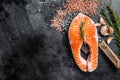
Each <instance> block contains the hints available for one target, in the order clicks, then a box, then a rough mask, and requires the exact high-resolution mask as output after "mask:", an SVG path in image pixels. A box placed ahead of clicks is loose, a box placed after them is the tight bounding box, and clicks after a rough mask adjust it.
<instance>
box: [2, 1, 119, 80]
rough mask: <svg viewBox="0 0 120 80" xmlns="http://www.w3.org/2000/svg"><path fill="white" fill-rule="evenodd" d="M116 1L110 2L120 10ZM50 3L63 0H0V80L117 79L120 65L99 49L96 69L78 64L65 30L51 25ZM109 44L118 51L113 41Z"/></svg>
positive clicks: (56, 3)
mask: <svg viewBox="0 0 120 80" xmlns="http://www.w3.org/2000/svg"><path fill="white" fill-rule="evenodd" d="M104 1H105V3H107V2H106V0H104ZM118 2H119V3H120V1H119V0H115V1H113V4H112V5H113V7H114V8H115V10H117V12H118V14H119V9H117V7H118V6H116V5H115V4H116V3H117V4H118ZM52 3H54V4H55V5H56V8H57V7H58V6H61V7H62V5H61V3H62V0H24V1H23V0H1V1H0V80H120V69H116V68H115V67H114V65H113V64H112V63H111V62H110V61H109V59H108V58H107V57H106V56H105V55H104V53H102V51H101V50H100V49H99V65H98V68H97V69H96V70H95V71H93V72H92V73H84V72H82V71H81V70H80V69H79V68H78V67H77V65H76V64H75V62H74V60H73V57H72V53H71V49H70V45H69V41H68V36H67V31H65V32H64V33H63V32H58V31H56V30H55V29H52V28H51V27H50V21H49V20H50V19H51V18H52V16H53V15H54V13H55V9H56V8H54V7H52V6H51V4H52ZM110 47H111V49H113V51H114V52H116V54H118V55H120V54H119V51H120V50H119V48H117V47H116V45H115V44H114V41H113V42H112V43H110Z"/></svg>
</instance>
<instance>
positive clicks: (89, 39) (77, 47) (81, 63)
mask: <svg viewBox="0 0 120 80" xmlns="http://www.w3.org/2000/svg"><path fill="white" fill-rule="evenodd" d="M82 22H85V25H84V42H85V43H87V44H88V45H89V47H90V53H89V55H88V57H87V59H84V58H83V57H82V55H81V47H82V45H83V38H82V37H81V34H82V33H81V32H82V31H81V30H80V27H81V24H82ZM68 36H69V42H70V46H71V50H72V53H73V57H74V60H75V62H76V64H77V65H78V67H79V68H80V69H81V70H82V71H84V72H92V71H94V70H95V69H96V68H97V66H98V36H97V29H96V27H95V23H94V22H93V20H91V19H90V18H89V17H87V16H86V15H84V14H82V13H79V14H78V15H77V16H76V17H75V18H74V19H73V21H72V23H71V25H70V28H69V33H68Z"/></svg>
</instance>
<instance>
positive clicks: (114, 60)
mask: <svg viewBox="0 0 120 80" xmlns="http://www.w3.org/2000/svg"><path fill="white" fill-rule="evenodd" d="M99 47H100V48H101V50H102V51H103V52H104V54H105V55H106V56H107V57H108V58H109V59H110V61H111V62H112V63H113V64H114V65H115V67H116V68H120V60H119V58H118V57H117V55H115V53H114V52H113V51H112V50H111V49H110V48H109V46H108V45H107V44H106V43H105V41H104V40H102V41H101V42H100V43H99Z"/></svg>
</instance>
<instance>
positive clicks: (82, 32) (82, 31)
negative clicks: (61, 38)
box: [80, 22, 85, 41]
mask: <svg viewBox="0 0 120 80" xmlns="http://www.w3.org/2000/svg"><path fill="white" fill-rule="evenodd" d="M84 26H85V22H81V26H80V31H81V37H82V39H83V41H84V40H85V34H84Z"/></svg>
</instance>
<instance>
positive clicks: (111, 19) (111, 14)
mask: <svg viewBox="0 0 120 80" xmlns="http://www.w3.org/2000/svg"><path fill="white" fill-rule="evenodd" d="M107 10H108V13H107V12H106V11H105V10H103V9H102V10H101V13H102V15H103V16H104V18H105V19H106V21H107V22H108V24H109V25H110V26H111V27H113V29H114V37H115V40H116V43H117V45H118V47H119V48H120V18H119V16H118V15H117V13H116V12H115V11H114V9H113V7H112V5H111V3H109V4H108V5H107Z"/></svg>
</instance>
